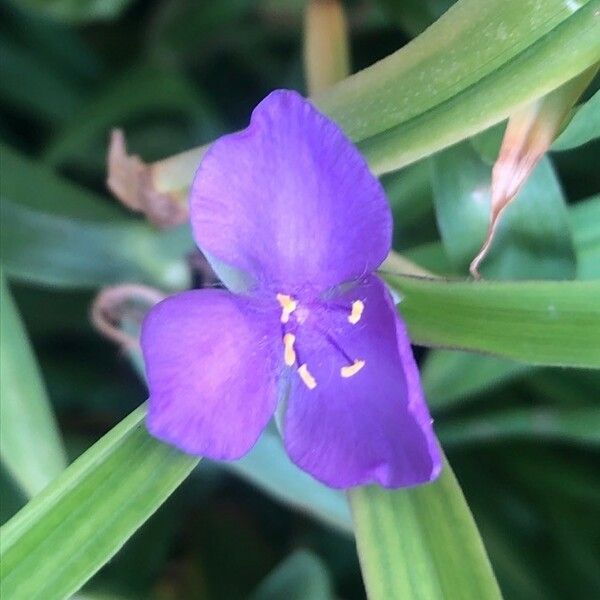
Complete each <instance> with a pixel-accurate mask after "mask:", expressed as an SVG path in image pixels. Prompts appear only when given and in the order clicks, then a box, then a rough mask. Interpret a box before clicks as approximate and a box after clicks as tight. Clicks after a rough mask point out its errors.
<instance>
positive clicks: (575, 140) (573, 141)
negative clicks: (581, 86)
mask: <svg viewBox="0 0 600 600" xmlns="http://www.w3.org/2000/svg"><path fill="white" fill-rule="evenodd" d="M598 137H600V91H597V92H596V93H595V94H594V95H593V96H592V97H591V98H590V99H589V100H588V101H587V102H585V103H584V104H582V105H581V106H579V108H578V109H577V111H576V112H575V115H574V116H573V118H572V120H571V122H570V123H569V124H568V125H567V127H566V128H565V130H564V131H563V132H562V133H561V134H560V135H559V136H558V138H557V140H556V141H555V142H554V144H552V150H570V149H571V148H577V147H578V146H582V145H583V144H587V143H588V142H590V141H592V140H595V139H596V138H598Z"/></svg>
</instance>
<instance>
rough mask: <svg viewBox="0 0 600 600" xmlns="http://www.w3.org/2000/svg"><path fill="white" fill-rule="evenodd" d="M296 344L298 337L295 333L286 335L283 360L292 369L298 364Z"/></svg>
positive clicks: (284, 337)
mask: <svg viewBox="0 0 600 600" xmlns="http://www.w3.org/2000/svg"><path fill="white" fill-rule="evenodd" d="M295 343H296V336H295V335H294V334H293V333H286V334H285V335H284V336H283V360H284V362H285V364H286V365H287V366H288V367H291V366H292V365H293V364H294V363H295V362H296V351H295V350H294V344H295Z"/></svg>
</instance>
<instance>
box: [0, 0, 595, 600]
mask: <svg viewBox="0 0 600 600" xmlns="http://www.w3.org/2000/svg"><path fill="white" fill-rule="evenodd" d="M449 4H451V2H447V1H445V0H429V1H427V0H426V1H423V2H421V1H417V0H413V1H411V0H408V1H406V2H401V1H400V0H397V1H396V0H386V1H383V0H382V1H381V2H376V1H373V0H372V1H369V0H363V1H360V0H356V1H354V2H347V3H346V6H347V12H348V20H349V23H350V31H351V48H352V64H353V68H354V70H358V69H360V68H363V67H366V66H368V65H370V64H372V63H373V62H374V61H376V60H377V59H379V58H382V57H384V56H386V55H388V54H389V53H391V52H393V51H394V50H396V49H398V48H399V47H401V46H403V45H404V44H406V43H407V42H408V41H409V40H410V39H411V38H412V37H413V36H415V35H416V34H418V33H419V32H420V31H422V30H423V29H424V28H425V27H426V26H427V25H428V24H429V23H430V22H432V21H433V20H434V19H435V18H437V17H438V16H439V15H440V14H441V13H442V12H443V11H444V10H445V8H446V7H447V6H448V5H449ZM303 8H304V2H303V1H300V0H281V1H277V0H255V1H250V0H218V1H209V0H196V1H194V0H152V1H150V0H136V1H131V0H130V1H128V0H112V1H104V2H103V1H102V0H91V1H81V2H76V1H74V0H72V1H68V0H55V1H49V2H43V1H42V0H26V1H25V0H23V1H22V2H17V1H14V2H8V1H6V0H3V1H2V2H0V47H1V54H0V61H1V63H0V64H1V69H2V74H1V79H0V138H1V140H2V151H1V161H2V163H1V168H2V262H3V267H4V268H5V273H6V275H7V276H8V279H9V282H10V289H11V292H12V294H13V296H14V298H15V301H16V303H17V306H18V309H19V311H20V313H21V315H22V318H23V320H24V324H25V326H26V329H27V331H28V333H29V336H30V339H31V342H32V345H33V349H34V352H35V355H36V357H37V359H38V361H39V365H40V368H41V371H42V375H43V380H44V382H45V385H46V388H47V391H48V396H49V398H50V400H51V403H52V406H53V408H54V410H55V413H56V416H57V419H58V423H59V428H60V431H61V433H62V435H63V436H64V440H65V444H66V446H67V451H68V454H69V457H70V459H73V458H75V457H77V456H78V455H79V454H81V452H82V451H83V450H84V449H86V448H87V447H89V446H90V445H91V444H92V443H93V442H95V441H96V440H97V439H99V438H100V437H101V436H102V435H103V434H105V433H106V432H107V431H109V430H110V429H111V428H112V427H113V426H114V425H115V424H116V423H117V422H118V421H120V420H121V419H122V418H123V417H124V416H125V415H127V414H128V413H129V412H131V410H133V409H134V408H135V407H136V406H138V405H139V404H140V403H141V402H143V401H144V400H145V388H144V385H143V382H141V381H140V378H139V377H138V375H137V373H136V371H135V369H134V367H133V366H132V364H131V362H130V360H129V358H128V356H127V354H126V353H125V352H122V351H119V350H118V349H117V348H116V347H115V346H114V345H113V344H111V343H110V342H107V341H106V340H104V339H102V338H101V337H100V336H99V335H98V334H97V333H96V332H95V331H94V329H93V328H92V326H91V324H90V319H89V307H90V304H91V302H92V300H93V298H94V296H95V295H96V293H97V292H98V291H99V290H100V289H101V288H102V287H103V286H105V285H108V284H112V283H120V282H126V281H137V282H144V283H147V284H150V285H153V286H156V287H159V288H162V289H164V290H172V289H176V288H179V287H183V286H185V285H186V284H187V282H188V281H192V282H195V283H199V282H200V281H201V279H202V276H201V273H199V272H198V271H197V270H195V268H194V265H195V264H196V263H195V262H194V260H193V252H194V249H193V245H192V243H191V241H190V238H189V236H188V234H187V231H186V229H185V227H184V228H182V229H181V230H176V231H172V232H166V233H158V232H156V231H155V230H154V229H153V228H152V227H151V226H149V225H147V224H146V223H145V222H144V220H143V218H142V217H139V216H136V215H133V214H131V213H129V212H128V211H127V210H126V209H124V208H121V207H120V206H119V205H118V203H117V201H116V200H115V199H113V198H112V197H111V196H110V195H109V194H108V192H107V190H106V186H105V177H106V165H105V159H106V151H107V142H108V135H109V132H110V129H111V128H112V127H114V126H119V127H122V128H123V129H124V130H125V132H126V134H127V139H128V144H129V149H130V151H131V152H133V153H135V154H139V155H140V156H141V157H143V159H144V160H146V161H148V162H151V161H153V160H157V159H160V158H163V157H166V156H169V155H171V154H175V153H178V152H181V151H183V150H186V149H188V148H191V147H193V146H198V145H200V144H203V143H205V142H208V141H210V140H212V139H214V138H215V137H217V136H218V135H220V134H222V133H225V132H229V131H232V130H234V129H237V128H241V127H243V126H245V124H246V123H247V120H248V116H249V112H250V110H251V109H252V107H253V106H254V105H255V104H256V103H257V102H258V101H259V100H260V99H262V98H263V97H264V96H265V95H266V94H267V93H268V92H269V91H271V90H272V89H274V88H281V87H286V88H294V89H297V90H300V91H301V92H305V83H304V79H303V72H302V71H303V69H302V18H303ZM592 89H594V86H592ZM590 95H591V91H588V92H587V93H586V98H587V97H589V96H590ZM485 135H486V134H484V135H483V136H480V138H478V139H477V140H476V141H475V142H473V143H471V142H465V143H464V144H462V145H461V146H458V147H456V148H453V149H450V151H444V152H442V153H441V154H439V155H437V156H436V157H435V158H434V159H429V160H425V161H421V162H419V163H417V164H415V165H412V166H411V167H408V168H407V169H405V170H404V171H402V172H400V173H399V174H396V173H395V174H391V175H387V176H385V178H384V183H385V185H386V189H387V190H388V193H389V197H390V201H391V202H392V205H393V208H394V213H395V218H396V231H395V248H396V249H397V250H398V251H400V252H403V253H405V254H407V255H408V256H409V257H411V258H413V259H414V260H415V261H417V262H419V263H420V264H422V265H423V266H425V267H428V268H431V269H432V270H434V271H436V272H438V273H443V274H464V273H465V267H466V265H465V264H463V263H464V262H465V261H464V257H465V256H468V255H469V252H471V253H472V250H473V248H472V245H471V246H469V244H468V243H467V244H466V249H465V248H462V247H459V248H457V247H456V245H453V244H452V243H450V244H449V243H448V241H447V240H446V239H444V238H445V236H450V235H452V232H453V229H452V227H453V223H454V224H455V222H453V219H456V215H453V214H450V215H448V211H447V204H446V203H445V198H446V197H450V200H449V202H453V201H454V200H455V199H456V198H458V197H459V196H460V190H461V189H463V188H461V186H463V187H464V186H469V185H475V183H476V181H477V177H479V175H478V173H480V172H481V169H483V168H484V167H482V166H480V165H484V164H486V165H488V166H489V164H488V163H486V161H485V156H486V154H485V151H484V150H481V149H482V148H485V145H486V140H485ZM489 137H490V136H489V135H488V138H489ZM491 137H492V138H493V135H492V136H491ZM489 143H491V144H492V146H493V144H494V141H493V140H492V141H491V142H489ZM599 150H600V148H599V146H598V142H597V141H596V142H593V143H591V144H587V145H584V146H581V147H579V148H577V149H575V150H571V151H567V152H562V153H560V154H554V155H553V156H552V159H551V160H552V163H550V161H548V165H547V166H546V167H544V168H545V169H546V172H544V173H541V174H539V179H540V181H541V182H539V186H541V187H540V189H541V191H539V192H538V194H537V195H536V194H535V193H534V192H531V193H532V194H533V196H535V199H537V200H535V199H534V201H539V198H540V197H542V198H543V199H544V201H546V200H547V198H549V197H550V196H551V195H552V194H554V195H555V196H552V198H556V199H555V200H552V202H554V203H555V204H556V205H557V206H559V208H557V209H556V210H554V209H552V211H551V212H552V218H548V224H547V232H548V233H547V236H546V238H544V239H545V240H546V243H547V244H549V245H550V246H552V248H554V249H555V250H556V254H557V255H559V259H560V260H558V259H557V260H554V259H552V260H551V261H550V262H551V264H549V265H546V264H545V263H544V261H545V260H546V259H547V257H548V253H547V252H546V253H544V252H545V251H544V249H543V248H542V250H541V251H540V253H539V254H538V262H536V267H535V268H536V269H537V270H534V271H533V272H534V273H538V274H539V272H540V269H545V270H543V273H544V276H547V277H549V278H551V277H553V276H554V277H555V278H565V279H568V278H572V277H574V276H575V274H576V269H577V268H579V269H581V268H582V265H584V264H585V265H588V266H586V268H588V269H589V271H586V272H585V273H584V275H585V274H587V275H588V278H590V277H597V276H598V274H597V271H598V268H599V267H598V263H597V260H596V259H598V257H599V255H598V245H599V242H598V235H599V233H598V228H597V227H595V228H594V227H592V225H593V224H594V223H597V222H598V219H597V217H598V216H599V215H600V212H599V211H598V208H597V207H598V201H597V199H596V202H595V204H594V206H595V207H596V208H594V209H590V208H589V207H590V206H592V205H591V204H590V205H588V207H587V208H586V210H587V211H589V214H588V213H587V212H585V213H584V212H580V210H579V209H578V208H577V207H578V206H579V204H578V203H579V202H580V201H581V200H582V199H586V198H589V197H592V196H593V195H594V194H598V192H599V190H600V171H599V170H598V156H599V155H600V154H599ZM482 157H483V158H482ZM488 162H489V161H488ZM475 163H477V166H476V167H473V169H472V170H471V171H468V169H467V168H466V167H465V164H469V165H473V164H475ZM485 168H487V167H485ZM478 169H479V170H478ZM457 172H462V173H471V174H472V179H473V181H475V183H473V181H467V182H466V183H465V182H464V181H462V180H461V182H457V181H455V180H456V177H454V178H453V174H454V173H457ZM473 173H475V174H473ZM467 179H468V177H467ZM453 186H455V187H453ZM534 201H532V202H534ZM533 206H534V208H531V210H532V211H533V210H534V209H535V204H534V205H533ZM565 206H567V207H568V212H567V210H565V208H564V207H565ZM537 208H539V206H538V207H537ZM561 211H562V212H561ZM531 214H534V213H530V215H529V216H530V217H531ZM594 217H596V220H594ZM514 218H515V220H516V221H519V219H518V217H517V216H516V217H514ZM523 218H525V217H522V219H523ZM519 222H522V220H521V221H519ZM461 226H463V225H462V224H461ZM455 235H458V236H459V237H460V227H459V232H458V234H455ZM507 235H509V234H507ZM509 237H510V236H509ZM467 242H468V240H467ZM517 242H518V240H517ZM517 242H515V244H516V245H517V246H518V243H517ZM475 248H476V247H475ZM575 255H577V261H578V262H577V263H576V262H575V258H574V257H575ZM553 256H554V255H553ZM585 257H587V258H585ZM554 258H556V257H554ZM490 260H491V263H490V267H489V268H490V269H491V273H492V275H494V276H497V277H498V278H504V279H507V278H511V277H517V278H522V277H523V276H531V272H532V269H531V268H529V267H528V266H527V264H526V262H525V263H524V262H523V260H522V256H521V255H519V261H517V263H518V266H517V267H515V266H514V265H515V264H516V263H515V261H512V262H511V261H510V260H508V259H507V260H504V262H503V259H502V257H496V258H494V257H493V256H492V257H490ZM494 261H495V262H494ZM542 263H544V266H543V267H540V265H541V264H542ZM523 265H525V266H523ZM520 269H521V270H520ZM523 270H524V271H523ZM579 276H580V277H581V273H580V274H579ZM599 301H600V299H599ZM418 356H419V358H420V360H421V362H422V364H423V365H424V371H423V372H424V378H425V382H426V388H427V391H428V396H429V399H430V402H431V406H432V410H433V412H434V415H435V416H436V419H437V423H438V431H439V433H440V437H441V439H442V442H443V443H444V446H445V449H446V451H447V454H448V457H449V460H450V462H451V463H452V465H453V467H454V469H455V471H456V474H457V476H458V478H459V481H460V483H461V485H462V487H463V490H464V493H465V495H466V497H467V500H468V502H469V505H470V506H471V508H472V510H473V512H474V514H475V517H476V521H477V523H478V526H479V528H480V531H481V533H482V536H483V538H484V542H485V544H486V547H487V549H488V552H489V554H490V558H491V560H492V563H493V566H494V569H495V571H496V574H497V577H498V579H499V582H500V585H501V587H502V590H503V592H504V594H505V596H506V597H507V598H512V599H529V598H572V597H578V598H593V597H598V595H600V556H599V541H600V477H599V472H600V469H599V468H598V467H599V462H598V458H599V457H598V447H599V441H600V431H599V429H600V418H599V413H598V397H599V395H600V379H599V377H598V375H597V371H584V370H573V369H572V370H562V369H557V368H533V367H528V366H524V365H518V364H516V363H510V362H508V361H504V360H499V359H493V358H485V357H479V356H469V355H466V354H462V353H451V352H441V351H435V352H428V351H426V350H419V351H418ZM265 465H267V466H265ZM265 465H263V466H260V467H259V468H258V471H260V472H261V473H262V478H261V477H260V476H257V475H256V473H257V469H256V468H254V467H253V466H252V465H249V466H247V468H240V469H237V470H235V469H234V471H233V472H232V471H231V470H229V469H224V468H222V467H221V466H218V465H213V464H209V463H208V461H203V462H202V463H201V465H200V466H199V467H198V468H197V469H196V470H195V471H194V473H193V474H192V476H191V477H190V478H188V479H187V480H186V481H185V483H184V484H183V485H182V486H181V487H180V488H179V489H177V491H176V492H175V493H174V494H173V496H172V497H171V498H170V499H169V500H168V501H167V502H166V503H165V504H164V505H163V506H162V507H161V508H160V509H159V511H158V512H157V513H156V514H155V515H154V516H153V517H152V518H151V519H150V520H149V521H148V522H147V523H146V524H145V525H144V526H143V527H142V529H141V530H140V531H139V532H138V533H137V534H136V535H135V536H134V537H133V538H132V539H131V540H130V541H129V542H128V543H127V544H126V545H125V546H124V548H123V549H122V550H121V551H120V552H119V553H118V554H117V556H116V557H115V558H114V559H113V560H111V562H110V563H109V564H108V565H106V566H105V567H104V568H103V569H102V570H101V571H100V572H99V573H98V574H97V575H96V576H95V577H94V578H93V580H92V581H91V582H90V583H89V584H88V585H87V586H86V587H85V588H84V591H83V592H82V593H81V594H82V597H87V596H86V595H90V597H92V596H93V597H100V596H102V597H107V598H148V597H152V598H161V599H163V598H164V599H179V598H190V599H195V598H199V599H200V598H226V599H230V598H231V599H236V598H247V597H249V596H250V595H251V594H255V596H253V597H255V598H281V597H285V598H329V597H339V598H348V599H353V598H363V597H364V590H363V585H362V582H361V576H360V570H359V566H358V560H357V557H356V550H355V546H354V541H353V539H352V537H351V535H350V534H348V533H347V532H345V531H344V530H343V527H340V526H339V523H338V526H331V525H329V524H328V523H327V522H326V521H325V520H324V519H319V518H318V517H317V518H315V517H311V516H310V515H309V514H306V511H305V510H298V509H297V508H294V507H291V506H288V504H287V503H286V498H283V499H282V498H281V497H278V494H276V493H275V494H273V490H272V489H271V490H269V489H267V490H265V489H264V488H265V484H264V481H262V480H264V479H265V478H266V479H268V478H269V477H270V476H271V475H273V476H274V473H271V471H270V470H269V469H270V468H271V467H270V466H268V462H267V463H265ZM261 469H262V471H261ZM284 471H285V469H284ZM1 478H2V479H1V489H2V498H1V499H2V504H1V518H2V522H4V521H6V519H7V518H9V517H10V516H11V515H12V514H14V513H15V512H16V510H17V509H18V508H19V507H20V506H22V505H23V504H24V503H25V501H26V498H25V495H24V494H23V493H22V492H21V491H20V490H19V488H18V486H17V485H16V484H15V483H14V482H13V480H12V478H11V476H10V475H9V473H8V472H7V471H6V470H5V469H3V471H2V474H1ZM284 481H285V478H284ZM266 487H267V488H269V485H266ZM271 487H272V486H271ZM284 496H285V494H284ZM287 500H288V501H289V498H288V499H287ZM344 519H346V520H347V515H345V514H344V515H343V516H342V520H344ZM261 582H262V583H261ZM311 586H312V587H311ZM282 590H283V591H282ZM292 590H295V592H293V591H292ZM294 593H296V594H297V595H294ZM282 594H283V595H282Z"/></svg>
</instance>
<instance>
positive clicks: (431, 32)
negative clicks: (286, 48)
mask: <svg viewBox="0 0 600 600" xmlns="http://www.w3.org/2000/svg"><path fill="white" fill-rule="evenodd" d="M599 7H600V0H588V1H585V0H582V1H581V2H578V3H573V4H570V3H566V2H564V1H563V0H546V1H544V2H536V1H535V0H525V1H524V0H505V1H503V2H496V1H494V0H485V1H482V0H460V1H459V2H457V3H456V4H455V5H454V6H453V7H451V8H450V9H449V10H448V12H446V13H445V14H444V15H443V16H442V17H441V18H440V19H439V20H438V21H437V22H436V23H434V24H433V25H432V26H431V27H430V28H429V29H427V30H426V31H425V32H424V33H423V34H422V35H420V36H419V37H418V38H416V39H415V40H413V41H412V42H411V43H410V44H408V45H407V46H405V47H404V48H402V49H400V50H398V51H397V52H396V53H394V54H392V55H390V56H388V57H387V58H385V59H384V60H382V61H380V62H378V63H376V64H375V65H373V66H371V67H369V68H367V69H365V70H364V71H361V72H359V73H357V74H356V75H353V76H352V77H349V78H348V79H346V80H345V81H343V82H341V83H340V84H338V85H336V86H335V87H333V88H331V89H329V90H327V91H326V92H323V94H321V95H320V96H318V97H316V98H315V102H316V104H317V106H319V107H320V108H321V109H322V110H323V111H324V112H325V113H327V114H329V115H330V116H332V117H333V118H334V119H335V120H336V121H337V122H338V123H339V124H340V125H341V126H342V128H343V129H344V130H345V131H346V133H347V134H348V135H349V136H350V138H351V139H353V140H354V141H355V142H358V143H359V144H358V145H359V148H360V149H361V150H362V151H363V152H364V153H365V155H366V157H367V159H368V161H369V164H370V165H371V168H372V169H373V170H374V171H375V172H377V173H385V172H387V171H392V170H394V169H398V168H400V167H401V166H403V165H406V164H408V163H410V162H414V161H415V160H418V159H419V158H421V157H424V156H427V155H429V154H432V153H433V152H436V151H437V150H441V149H442V148H445V147H446V146H449V145H451V144H454V143H455V142H458V141H460V140H461V139H464V138H466V137H469V136H471V135H473V134H475V133H477V132H478V131H482V130H484V129H486V128H487V127H490V126H491V125H494V124H495V123H499V122H500V121H502V120H504V119H506V118H507V117H508V116H509V115H510V114H511V113H512V112H514V110H515V108H516V107H519V106H522V105H523V104H526V103H528V102H530V101H532V100H534V99H536V98H539V97H540V96H543V95H545V94H547V93H548V92H550V91H551V90H553V89H555V88H557V87H558V86H560V85H561V84H562V83H564V82H566V81H568V80H569V79H571V78H573V77H574V76H576V75H577V74H578V73H581V72H582V71H584V70H585V69H586V68H588V67H590V66H591V65H593V64H594V63H596V62H597V61H598V58H599V56H600V35H599V31H600V24H599V23H598V19H597V17H596V16H595V15H596V12H597V11H598V9H599Z"/></svg>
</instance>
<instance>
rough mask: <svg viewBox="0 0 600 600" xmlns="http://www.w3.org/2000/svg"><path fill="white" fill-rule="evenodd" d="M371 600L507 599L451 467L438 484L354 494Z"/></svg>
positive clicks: (358, 490) (354, 512) (360, 490)
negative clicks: (501, 591) (417, 599)
mask: <svg viewBox="0 0 600 600" xmlns="http://www.w3.org/2000/svg"><path fill="white" fill-rule="evenodd" d="M349 495H350V503H351V506H352V515H353V519H354V524H355V531H356V540H357V546H358V552H359V557H360V561H361V568H362V572H363V577H364V579H365V584H366V588H367V593H368V596H369V598H370V600H379V599H381V600H383V599H385V600H395V599H400V598H427V599H428V600H436V599H439V600H442V599H444V598H464V599H469V598H472V599H473V600H475V599H477V600H483V599H492V598H494V599H497V598H500V597H501V596H500V591H499V589H498V584H497V583H496V580H495V578H494V574H493V571H492V568H491V566H490V563H489V559H488V557H487V554H486V552H485V548H484V547H483V543H482V541H481V538H480V537H479V533H478V531H477V527H476V525H475V521H474V520H473V517H472V515H471V512H470V510H469V508H468V506H467V503H466V501H465V499H464V496H463V494H462V491H461V489H460V486H459V485H458V482H457V481H456V478H455V477H454V473H453V472H452V469H451V468H450V466H449V465H448V463H447V462H446V464H445V465H444V469H443V471H442V474H441V476H440V478H439V479H438V480H437V481H435V482H434V483H431V484H428V485H425V486H419V487H416V488H412V489H407V490H398V491H389V490H384V489H382V488H379V487H375V486H371V487H364V488H355V489H354V490H352V491H351V492H350V493H349Z"/></svg>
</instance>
